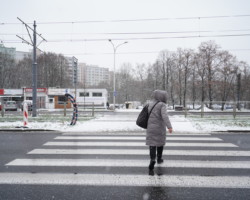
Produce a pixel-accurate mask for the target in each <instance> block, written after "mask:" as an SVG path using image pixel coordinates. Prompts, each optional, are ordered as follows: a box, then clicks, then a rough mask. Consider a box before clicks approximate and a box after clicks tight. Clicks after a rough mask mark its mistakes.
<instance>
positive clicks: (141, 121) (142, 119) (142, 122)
mask: <svg viewBox="0 0 250 200" xmlns="http://www.w3.org/2000/svg"><path fill="white" fill-rule="evenodd" d="M157 103H159V102H156V103H155V105H156V104H157ZM155 105H154V106H153V108H152V109H151V110H150V112H149V113H148V106H149V105H148V104H147V105H146V106H144V107H143V109H142V111H141V112H140V114H139V116H138V117H137V120H136V125H137V126H139V127H141V128H144V129H147V127H148V119H149V116H150V114H151V112H152V110H153V109H154V107H155Z"/></svg>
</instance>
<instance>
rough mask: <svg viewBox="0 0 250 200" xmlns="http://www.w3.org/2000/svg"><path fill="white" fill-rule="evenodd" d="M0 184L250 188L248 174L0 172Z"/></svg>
mask: <svg viewBox="0 0 250 200" xmlns="http://www.w3.org/2000/svg"><path fill="white" fill-rule="evenodd" d="M0 184H12V185H13V184H24V185H27V184H32V185H38V184H39V185H83V186H87V185H88V186H139V187H147V186H152V187H193V188H250V177H242V176H240V177H238V176H215V177H207V176H206V177H203V176H176V175H162V176H149V175H124V174H123V175H118V174H51V173H41V174H40V173H39V174H31V173H0Z"/></svg>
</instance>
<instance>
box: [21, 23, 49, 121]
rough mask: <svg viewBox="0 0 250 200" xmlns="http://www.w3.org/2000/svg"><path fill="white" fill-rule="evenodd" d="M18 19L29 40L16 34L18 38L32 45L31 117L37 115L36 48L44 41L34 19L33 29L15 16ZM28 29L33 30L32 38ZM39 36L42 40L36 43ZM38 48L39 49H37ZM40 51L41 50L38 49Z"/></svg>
mask: <svg viewBox="0 0 250 200" xmlns="http://www.w3.org/2000/svg"><path fill="white" fill-rule="evenodd" d="M17 19H18V20H19V21H21V22H22V23H23V24H24V25H25V27H26V30H27V32H28V34H29V38H30V42H28V41H27V40H25V39H24V38H22V37H20V36H18V35H17V37H18V38H20V39H21V40H22V42H23V43H26V44H28V45H31V46H33V60H32V104H33V105H32V117H36V116H37V106H36V103H37V59H36V50H37V49H38V46H39V45H40V44H41V43H42V42H43V41H46V42H47V40H45V39H44V38H43V37H42V35H41V34H38V33H37V32H36V21H34V24H33V27H34V28H33V29H32V28H31V27H30V26H29V25H28V24H27V23H25V22H23V21H22V20H21V19H20V18H17ZM29 30H31V31H32V32H33V39H32V37H31V34H30V32H29ZM37 35H38V36H39V37H40V38H41V39H42V41H41V42H40V43H39V44H38V45H37V40H36V36H37ZM39 50H40V49H39ZM40 51H41V50H40Z"/></svg>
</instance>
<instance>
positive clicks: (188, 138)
mask: <svg viewBox="0 0 250 200" xmlns="http://www.w3.org/2000/svg"><path fill="white" fill-rule="evenodd" d="M55 139H56V140H145V139H146V137H145V136H142V137H129V136H128V137H116V136H105V137H104V136H95V137H94V136H58V137H56V138H55ZM166 140H167V141H168V140H184V141H185V140H195V141H222V139H220V138H210V137H193V138H192V137H167V139H166Z"/></svg>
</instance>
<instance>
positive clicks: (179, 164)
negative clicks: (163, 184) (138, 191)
mask: <svg viewBox="0 0 250 200" xmlns="http://www.w3.org/2000/svg"><path fill="white" fill-rule="evenodd" d="M148 164H149V161H148V160H126V159H123V160H121V159H16V160H13V161H11V162H9V163H7V164H6V166H53V167H55V166H63V167H73V166H76V167H79V166H85V167H147V166H148ZM160 166H161V167H174V168H186V167H187V168H223V169H224V168H225V169H226V168H239V169H250V161H196V160H189V161H185V160H165V162H164V163H162V164H161V165H160Z"/></svg>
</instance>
